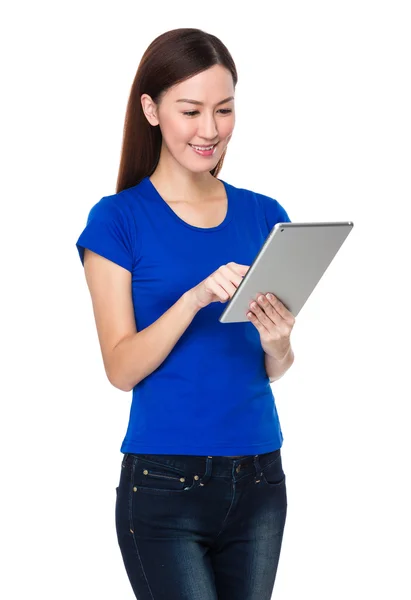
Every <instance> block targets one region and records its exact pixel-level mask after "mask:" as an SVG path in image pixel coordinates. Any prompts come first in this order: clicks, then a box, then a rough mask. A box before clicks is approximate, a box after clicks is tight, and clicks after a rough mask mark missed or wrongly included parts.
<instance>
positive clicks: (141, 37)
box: [0, 0, 411, 600]
mask: <svg viewBox="0 0 411 600" xmlns="http://www.w3.org/2000/svg"><path fill="white" fill-rule="evenodd" d="M407 4H408V3H407V2H399V1H394V0H390V2H380V1H376V0H374V1H372V2H371V1H369V2H367V1H365V0H345V2H329V1H325V0H324V1H319V0H313V1H312V2H305V1H294V2H273V1H270V2H268V1H267V2H257V3H253V4H252V5H251V4H250V3H244V6H239V3H238V2H229V1H225V2H224V3H204V2H201V3H197V2H195V3H192V2H190V3H176V4H175V5H174V3H164V4H162V3H161V2H160V3H159V2H155V3H146V2H144V3H143V2H131V1H127V2H126V1H120V0H117V2H101V1H100V2H96V1H87V0H82V1H81V2H79V1H73V0H72V1H71V2H66V3H62V2H57V3H56V2H41V1H40V2H35V3H29V2H21V3H18V4H14V5H10V7H9V8H8V9H7V13H6V14H5V10H2V12H3V16H4V18H3V19H2V30H3V32H2V36H1V39H2V41H1V44H2V59H3V65H2V82H3V94H2V110H1V120H2V123H1V128H2V135H1V138H2V139H1V142H2V159H1V160H2V177H1V188H2V199H1V204H2V219H1V232H2V235H1V244H2V275H3V286H2V287H3V294H2V300H1V302H2V310H1V319H2V327H1V331H2V336H1V339H2V350H3V351H2V357H3V358H2V361H1V367H2V377H1V398H2V403H1V419H0V422H1V431H0V433H1V435H0V439H1V450H2V452H1V458H2V465H1V478H2V479H1V483H2V496H1V497H2V509H1V520H2V523H1V535H0V538H1V542H0V543H1V546H2V547H3V553H2V555H3V564H2V572H3V574H2V578H1V582H0V586H1V588H4V591H2V590H0V592H1V595H2V597H3V598H7V600H14V599H20V598H28V597H30V598H41V599H42V600H49V599H50V600H51V599H53V600H55V599H56V598H58V599H59V600H66V599H67V600H69V599H70V600H71V599H72V598H76V599H78V600H83V599H84V600H86V599H87V600H89V599H90V598H92V599H94V598H98V599H99V600H105V599H110V600H111V599H113V598H118V599H119V598H121V599H124V600H126V599H130V600H131V599H132V598H133V597H134V595H133V593H132V590H131V586H130V584H129V582H128V579H127V576H126V572H125V569H124V567H123V563H122V559H121V555H120V549H119V548H118V546H117V539H116V532H115V523H114V505H115V487H116V486H117V485H118V478H119V473H120V460H121V456H122V455H121V454H120V450H119V449H120V444H121V441H122V439H123V436H124V434H125V429H126V425H127V421H128V414H129V408H130V402H131V392H130V393H125V392H121V391H119V390H118V389H116V388H114V387H113V386H111V384H110V383H109V382H108V380H107V378H106V375H105V372H104V368H103V362H102V358H101V353H100V348H99V345H98V338H97V332H96V328H95V323H94V318H93V313H92V305H91V299H90V295H89V292H88V289H87V285H86V281H85V277H84V272H83V268H82V266H81V263H80V259H79V257H78V254H77V249H76V247H75V242H76V240H77V238H78V236H79V235H80V233H81V231H82V229H83V227H84V226H85V221H86V217H87V214H88V211H89V209H90V208H91V206H92V205H93V204H95V203H96V202H97V201H98V200H99V199H100V198H101V197H102V196H105V195H109V194H112V193H114V188H115V182H116V177H117V170H118V164H119V156H120V144H121V137H122V128H123V123H124V115H125V109H126V102H127V99H128V94H129V91H130V87H131V83H132V80H133V78H134V75H135V72H136V69H137V66H138V63H139V61H140V58H141V56H142V54H143V52H144V51H145V49H146V47H147V46H148V44H149V43H150V42H151V41H152V40H153V39H154V38H155V37H157V36H158V35H160V34H161V33H163V32H165V31H167V30H169V29H174V28H177V27H198V28H201V29H204V30H205V31H208V32H209V33H213V34H214V35H217V36H218V37H220V38H221V39H222V41H223V42H224V43H225V44H226V45H227V47H228V49H229V50H230V52H231V53H232V55H233V57H234V60H235V62H236V65H237V69H238V73H239V83H238V86H237V90H236V119H237V121H236V129H235V132H234V135H233V138H232V141H231V143H230V146H229V150H228V153H227V157H226V161H225V164H224V167H223V170H222V172H221V174H220V177H221V178H222V179H224V180H225V181H227V182H229V183H232V184H233V185H235V186H237V187H245V188H248V189H253V190H255V191H258V192H260V193H264V194H267V195H270V196H271V197H274V198H276V199H277V200H279V202H280V203H281V204H282V205H283V206H284V207H285V209H286V210H287V211H288V213H289V215H290V218H291V220H292V221H316V220H317V221H332V220H352V221H353V222H354V229H353V231H352V233H351V234H350V236H349V237H348V239H347V241H346V242H345V244H344V246H343V247H342V249H341V250H340V252H339V253H338V254H337V256H336V258H335V260H334V262H333V263H332V265H331V267H330V268H329V270H328V271H327V272H326V274H325V275H324V277H323V279H322V280H321V282H320V284H319V285H318V287H317V288H316V290H315V291H314V293H313V295H312V296H311V298H310V299H309V301H308V303H307V304H306V306H305V307H304V308H303V310H302V311H301V313H300V315H299V317H297V322H296V325H295V327H294V331H293V334H292V344H293V348H294V352H295V356H296V360H295V363H294V365H293V367H292V368H291V369H290V371H288V373H287V374H286V375H285V376H284V377H283V378H282V379H281V380H279V381H278V382H275V383H273V384H272V385H273V391H274V394H275V397H276V403H277V408H278V411H279V416H280V421H281V425H282V430H283V434H284V444H283V447H282V455H283V466H284V470H285V472H286V474H287V493H288V506H289V508H288V515H287V522H286V529H285V532H284V540H283V547H282V553H281V558H280V564H279V569H278V573H277V580H276V584H275V588H274V593H273V598H276V599H277V600H291V599H292V600H295V599H296V598H313V599H314V598H315V600H322V599H326V600H329V599H330V598H332V599H333V600H340V599H341V600H342V599H344V600H346V599H347V598H350V599H353V600H354V599H355V600H357V599H358V600H363V599H364V598H373V600H377V599H379V598H381V599H383V598H384V599H386V598H395V600H406V599H409V598H410V597H411V585H410V580H409V570H408V568H409V564H410V535H411V527H410V506H411V497H410V492H409V476H410V467H409V464H410V460H411V450H410V440H409V429H410V426H409V414H410V411H409V404H410V400H411V386H410V383H409V381H410V379H409V374H410V367H409V361H410V347H409V340H410V333H411V331H410V329H411V328H410V310H409V307H410V300H411V297H410V292H409V289H408V281H409V279H410V267H409V263H410V258H411V252H410V243H409V237H408V235H409V234H408V231H409V224H408V222H407V216H408V214H409V203H410V199H411V198H410V197H411V194H410V192H411V182H410V181H411V178H410V165H411V162H410V159H411V151H410V139H411V119H410V114H411V111H410V106H411V93H410V56H411V41H410V39H411V38H410V35H409V31H410V25H411V23H410V19H409V17H408V16H407V13H406V5H407ZM173 5H174V6H173Z"/></svg>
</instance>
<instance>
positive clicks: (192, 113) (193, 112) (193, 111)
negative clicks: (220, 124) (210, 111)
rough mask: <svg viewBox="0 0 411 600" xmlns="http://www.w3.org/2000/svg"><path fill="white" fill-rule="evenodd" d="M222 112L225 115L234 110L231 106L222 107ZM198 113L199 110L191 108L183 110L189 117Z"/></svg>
mask: <svg viewBox="0 0 411 600" xmlns="http://www.w3.org/2000/svg"><path fill="white" fill-rule="evenodd" d="M220 112H221V113H222V114H224V115H227V114H229V113H230V112H232V110H231V108H220ZM196 113H198V110H190V111H187V112H183V115H187V117H193V116H194V115H195V114H196Z"/></svg>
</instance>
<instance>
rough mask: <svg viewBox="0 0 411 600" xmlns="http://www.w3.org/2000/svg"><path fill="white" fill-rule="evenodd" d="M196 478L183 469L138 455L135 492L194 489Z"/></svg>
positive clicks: (164, 492) (134, 476)
mask: <svg viewBox="0 0 411 600" xmlns="http://www.w3.org/2000/svg"><path fill="white" fill-rule="evenodd" d="M195 483H196V480H195V479H194V477H193V476H192V475H187V473H185V472H184V471H183V470H182V469H178V468H176V467H172V466H171V465H167V464H164V463H162V462H161V458H159V459H158V460H156V459H155V458H154V457H153V456H152V455H151V458H150V459H148V458H145V457H141V456H137V458H136V461H135V466H134V470H133V477H132V486H133V491H134V492H146V493H153V494H165V495H167V494H175V493H182V492H187V491H188V490H190V489H192V488H193V487H194V485H195Z"/></svg>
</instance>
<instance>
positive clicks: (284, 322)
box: [247, 294, 295, 360]
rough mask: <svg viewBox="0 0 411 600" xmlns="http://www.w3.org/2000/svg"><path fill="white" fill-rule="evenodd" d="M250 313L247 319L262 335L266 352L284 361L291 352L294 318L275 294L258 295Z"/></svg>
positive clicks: (262, 342)
mask: <svg viewBox="0 0 411 600" xmlns="http://www.w3.org/2000/svg"><path fill="white" fill-rule="evenodd" d="M270 296H271V298H270ZM260 298H262V300H260ZM253 304H255V306H253ZM250 311H251V312H247V317H248V318H249V319H250V321H251V323H253V325H254V326H255V327H256V329H257V330H258V332H259V334H260V341H261V347H262V349H263V350H264V352H265V353H266V354H268V355H269V356H271V357H273V358H275V359H276V360H283V358H285V356H286V355H287V353H288V352H289V350H290V335H291V331H292V329H293V327H294V323H295V318H294V316H293V315H292V314H291V313H290V311H289V310H287V309H286V308H285V306H284V304H282V302H280V300H278V298H276V297H275V296H274V294H266V295H265V296H264V295H263V294H258V296H257V300H256V301H255V302H252V303H251V305H250ZM249 315H251V317H250V316H249Z"/></svg>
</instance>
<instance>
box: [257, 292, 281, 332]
mask: <svg viewBox="0 0 411 600" xmlns="http://www.w3.org/2000/svg"><path fill="white" fill-rule="evenodd" d="M257 303H258V306H259V307H260V308H261V309H262V310H263V311H264V312H265V314H266V315H267V316H268V317H269V318H270V319H271V320H272V321H273V323H275V324H276V325H277V327H280V326H281V325H282V324H283V317H282V316H281V315H280V314H279V313H278V312H277V311H276V310H275V307H274V306H272V304H271V303H270V302H269V301H268V299H267V298H266V297H265V296H264V294H258V295H257Z"/></svg>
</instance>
